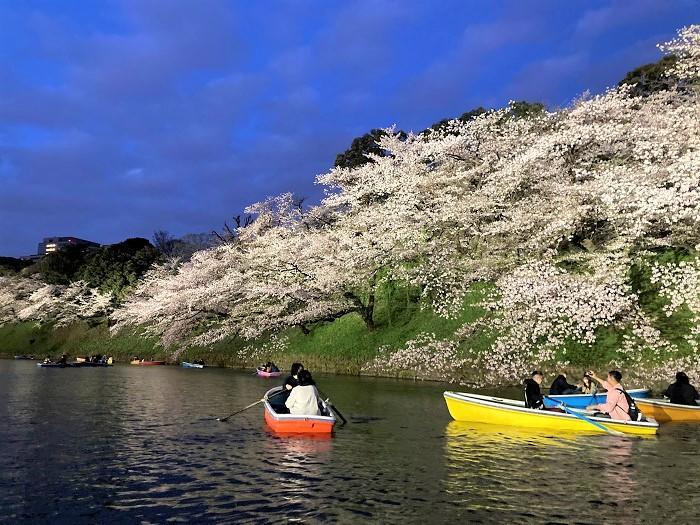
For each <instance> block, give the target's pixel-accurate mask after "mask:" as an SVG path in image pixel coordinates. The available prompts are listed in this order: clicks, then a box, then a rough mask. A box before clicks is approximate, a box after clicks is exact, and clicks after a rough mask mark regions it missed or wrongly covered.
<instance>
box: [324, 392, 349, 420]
mask: <svg viewBox="0 0 700 525" xmlns="http://www.w3.org/2000/svg"><path fill="white" fill-rule="evenodd" d="M318 393H319V394H321V395H322V396H323V397H325V398H326V401H325V403H326V404H327V405H328V406H329V407H331V410H332V411H333V412H335V413H336V415H337V416H338V417H339V418H340V420H341V421H342V422H343V425H346V424H347V422H348V420H347V419H345V416H343V414H341V413H340V410H338V409H337V408H336V407H335V405H333V403H331V402H330V398H329V397H328V396H327V395H326V394H324V393H323V392H321V391H320V390H319V391H318Z"/></svg>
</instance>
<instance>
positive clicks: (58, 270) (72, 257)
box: [36, 246, 94, 284]
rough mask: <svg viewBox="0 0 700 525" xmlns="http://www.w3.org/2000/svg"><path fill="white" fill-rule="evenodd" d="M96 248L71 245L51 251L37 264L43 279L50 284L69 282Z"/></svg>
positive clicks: (74, 277)
mask: <svg viewBox="0 0 700 525" xmlns="http://www.w3.org/2000/svg"><path fill="white" fill-rule="evenodd" d="M93 250H94V248H85V247H84V246H69V247H67V248H65V249H63V250H59V251H57V252H54V253H50V254H49V255H47V256H46V257H44V258H43V259H41V260H40V261H39V262H38V263H37V264H36V269H37V270H38V272H39V274H40V277H41V280H42V281H44V282H46V283H49V284H69V283H70V282H71V281H74V280H76V274H77V273H78V272H79V271H80V269H81V268H82V267H83V265H84V264H85V261H86V260H87V258H88V257H89V254H90V253H91V252H92V251H93Z"/></svg>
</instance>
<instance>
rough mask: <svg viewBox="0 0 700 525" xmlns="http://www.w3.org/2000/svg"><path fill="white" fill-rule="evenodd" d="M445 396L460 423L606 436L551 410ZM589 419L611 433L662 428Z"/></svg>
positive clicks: (645, 423)
mask: <svg viewBox="0 0 700 525" xmlns="http://www.w3.org/2000/svg"><path fill="white" fill-rule="evenodd" d="M443 395H444V397H445V402H446V403H447V410H449V411H450V415H451V416H452V418H453V419H455V420H457V421H471V422H474V423H489V424H493V425H508V426H514V427H521V428H538V429H543V430H553V431H558V432H595V433H603V432H605V431H604V430H603V429H601V428H598V427H596V426H595V425H592V424H591V423H588V422H586V421H585V420H583V419H580V418H578V417H576V416H574V415H572V414H567V413H564V412H553V411H548V410H532V409H530V408H525V406H524V404H523V402H522V401H517V400H515V399H504V398H502V397H491V396H481V395H478V394H465V393H460V392H445V393H444V394H443ZM587 417H588V419H591V420H593V421H595V422H596V423H598V424H600V425H603V426H604V427H606V428H608V429H610V430H613V431H617V432H623V433H625V434H635V435H641V436H644V435H653V434H656V431H657V430H658V428H659V424H658V423H657V422H656V421H654V420H649V421H618V420H612V419H608V418H604V417H592V416H589V415H587Z"/></svg>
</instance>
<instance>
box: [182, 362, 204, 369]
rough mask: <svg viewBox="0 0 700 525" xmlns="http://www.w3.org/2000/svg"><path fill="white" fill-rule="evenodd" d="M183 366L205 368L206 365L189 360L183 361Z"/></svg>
mask: <svg viewBox="0 0 700 525" xmlns="http://www.w3.org/2000/svg"><path fill="white" fill-rule="evenodd" d="M182 368H204V365H199V364H197V363H188V362H187V361H183V362H182Z"/></svg>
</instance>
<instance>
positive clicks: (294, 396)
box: [284, 370, 321, 416]
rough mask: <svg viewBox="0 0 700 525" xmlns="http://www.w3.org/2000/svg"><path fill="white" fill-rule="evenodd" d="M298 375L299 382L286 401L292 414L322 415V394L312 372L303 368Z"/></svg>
mask: <svg viewBox="0 0 700 525" xmlns="http://www.w3.org/2000/svg"><path fill="white" fill-rule="evenodd" d="M298 377H299V379H298V384H297V386H295V387H294V388H292V390H291V392H290V393H289V397H288V398H287V400H286V401H285V402H284V404H285V406H286V407H287V408H288V409H289V413H290V414H294V415H306V416H320V415H321V410H320V408H319V403H320V401H321V396H320V394H319V393H318V390H317V389H316V383H315V382H314V380H313V378H312V377H311V372H309V371H308V370H301V371H300V372H299V376H298Z"/></svg>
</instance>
